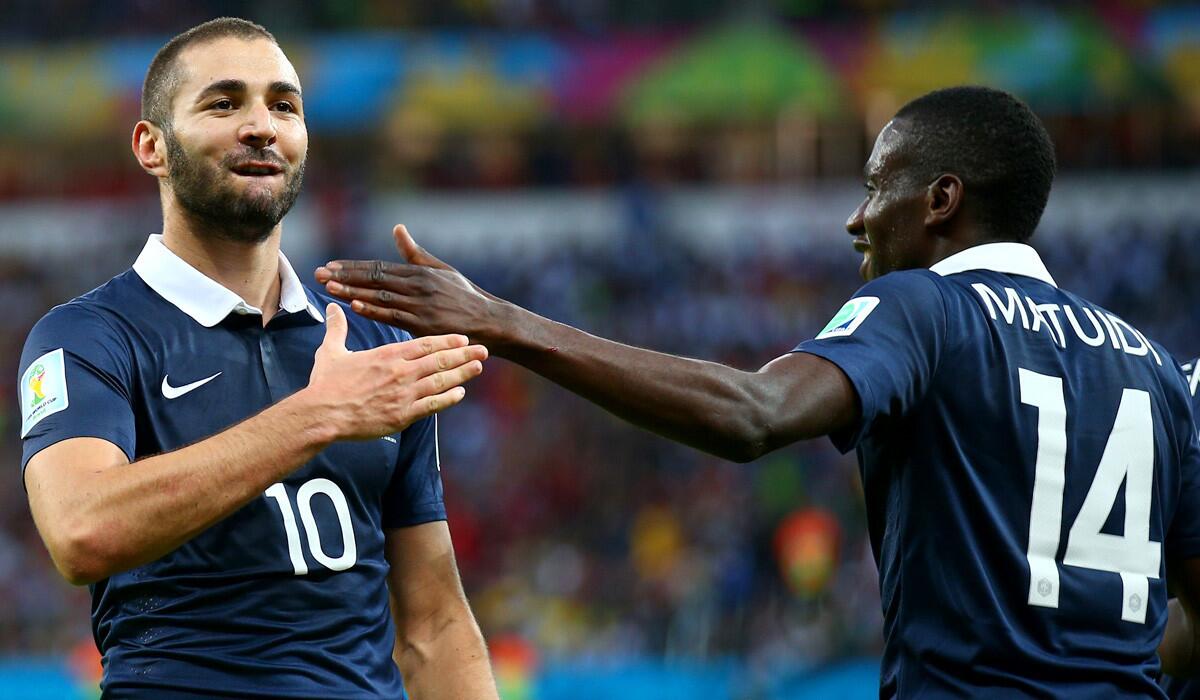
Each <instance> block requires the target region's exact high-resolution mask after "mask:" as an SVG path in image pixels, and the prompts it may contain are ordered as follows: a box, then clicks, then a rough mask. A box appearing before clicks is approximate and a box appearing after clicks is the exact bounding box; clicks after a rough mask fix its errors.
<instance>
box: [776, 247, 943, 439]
mask: <svg viewBox="0 0 1200 700" xmlns="http://www.w3.org/2000/svg"><path fill="white" fill-rule="evenodd" d="M933 274H934V273H930V272H928V271H923V270H922V271H904V272H893V273H890V274H887V275H884V276H883V277H880V278H879V279H876V280H873V281H871V282H869V283H868V284H866V285H865V286H863V287H862V288H861V289H859V290H858V292H857V293H856V294H855V295H854V297H853V298H852V299H850V300H849V301H847V302H846V303H845V304H844V305H843V306H842V308H841V310H839V311H838V312H837V314H836V315H835V316H834V317H833V320H831V321H830V322H829V324H828V325H827V326H825V328H824V330H822V331H821V332H820V333H819V334H818V335H817V337H816V338H814V339H812V340H807V341H805V342H803V343H801V344H800V345H799V346H797V347H796V348H795V350H794V351H793V352H806V353H809V354H812V355H816V356H818V357H823V358H825V359H826V360H829V361H830V362H832V363H834V364H835V365H837V366H838V367H839V368H840V369H841V370H842V372H844V373H845V374H846V376H847V377H848V378H849V379H850V382H851V384H853V385H854V389H855V391H856V392H857V394H858V401H859V407H860V414H859V415H860V417H859V421H858V423H857V424H855V425H853V426H850V427H849V428H846V429H844V430H842V431H839V432H837V433H834V434H833V435H831V436H830V437H831V439H832V440H833V443H834V445H835V446H836V447H837V448H838V449H839V450H841V451H842V452H849V451H850V450H852V449H854V448H855V447H857V446H858V443H859V442H860V441H861V440H862V439H863V437H865V436H866V435H867V434H869V433H870V431H871V429H872V426H874V425H875V424H876V422H878V421H879V420H881V419H883V418H889V417H898V416H902V415H904V414H906V413H907V412H908V411H909V410H910V409H912V407H913V406H915V405H916V404H917V402H919V401H920V400H921V399H922V397H924V395H925V393H926V391H928V389H929V386H930V382H931V380H932V378H933V375H934V373H935V371H936V369H937V366H938V362H939V360H940V357H941V354H942V352H943V348H944V346H945V344H946V340H947V339H946V336H947V332H946V327H947V314H946V305H945V301H944V300H943V298H942V292H941V290H940V289H939V288H938V286H937V283H936V282H935V281H934V279H933V278H932V277H931V275H933Z"/></svg>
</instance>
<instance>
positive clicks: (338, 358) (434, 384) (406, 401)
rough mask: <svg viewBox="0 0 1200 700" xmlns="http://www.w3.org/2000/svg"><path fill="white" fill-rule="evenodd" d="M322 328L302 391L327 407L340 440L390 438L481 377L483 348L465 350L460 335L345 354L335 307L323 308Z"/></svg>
mask: <svg viewBox="0 0 1200 700" xmlns="http://www.w3.org/2000/svg"><path fill="white" fill-rule="evenodd" d="M325 324H326V329H325V340H324V342H322V343H321V346H320V347H319V348H317V354H316V358H315V359H314V362H313V369H312V374H311V375H310V377H309V383H308V387H306V389H305V390H306V391H308V392H310V395H311V396H314V397H317V398H319V400H320V401H321V403H323V404H326V405H327V407H328V409H329V411H330V415H332V416H333V418H334V423H335V424H336V425H337V426H338V433H339V436H340V437H342V438H346V439H366V438H372V437H379V436H381V435H387V434H389V433H394V432H397V431H399V430H403V429H404V428H406V427H408V426H409V425H410V424H412V423H413V422H415V421H417V420H419V419H421V418H424V417H426V416H429V415H432V414H434V413H437V412H438V411H441V410H443V409H446V408H449V407H450V406H453V405H454V404H456V403H458V402H459V401H462V399H463V397H464V396H465V395H466V389H464V388H463V387H462V385H463V384H465V383H467V382H468V381H470V380H471V379H474V378H475V377H477V376H479V375H480V374H481V373H482V372H483V361H484V360H485V359H487V355H488V352H487V348H485V347H483V346H481V345H468V344H467V342H468V341H467V338H466V337H465V336H462V335H440V336H430V337H427V338H417V339H414V340H409V341H407V342H403V343H392V344H390V345H382V346H379V347H376V348H372V349H370V350H360V351H358V352H352V351H350V350H347V349H346V330H347V324H346V315H345V312H343V311H342V308H341V307H340V306H338V305H337V304H330V305H329V306H328V307H327V308H326V311H325ZM348 389H349V390H351V391H349V392H348V391H347V390H348Z"/></svg>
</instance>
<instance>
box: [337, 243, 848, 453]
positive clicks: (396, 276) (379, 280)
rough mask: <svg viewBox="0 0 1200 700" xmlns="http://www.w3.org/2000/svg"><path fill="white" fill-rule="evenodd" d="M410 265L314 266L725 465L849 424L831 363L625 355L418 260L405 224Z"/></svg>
mask: <svg viewBox="0 0 1200 700" xmlns="http://www.w3.org/2000/svg"><path fill="white" fill-rule="evenodd" d="M395 236H396V243H397V247H398V248H399V249H400V252H401V253H402V254H403V255H404V256H405V258H406V259H407V260H408V261H409V264H403V263H388V262H382V261H337V262H333V263H330V264H328V265H327V266H325V267H322V268H318V270H317V280H318V281H319V282H322V283H324V284H325V285H326V288H327V289H328V290H329V291H330V293H332V294H335V295H337V296H339V297H342V298H344V299H348V300H351V301H352V304H351V306H352V308H353V309H354V310H355V311H356V312H357V313H359V314H362V315H364V316H367V317H369V318H373V319H376V320H379V321H383V322H385V323H391V324H392V325H396V326H400V327H402V328H405V329H407V330H409V331H411V332H413V333H415V334H418V335H424V334H429V333H438V332H443V331H445V330H448V329H452V330H453V331H454V332H458V333H464V334H466V335H468V337H470V338H471V339H472V341H473V342H478V343H481V344H483V345H486V346H487V347H488V349H489V351H491V352H492V354H494V355H499V356H500V357H504V358H506V359H508V360H512V361H513V362H516V363H518V364H520V365H522V366H524V367H526V368H528V369H530V370H532V371H534V372H537V373H538V374H540V375H542V376H544V377H546V378H547V379H550V380H551V381H554V382H556V383H558V384H560V385H562V386H563V387H565V388H567V389H569V390H571V391H573V392H575V393H576V394H579V395H580V396H582V397H584V398H586V399H588V400H589V401H592V402H594V403H596V404H598V405H600V406H602V407H603V408H605V409H607V410H608V411H610V412H612V413H614V414H616V415H617V416H619V417H621V418H623V419H625V420H627V421H629V422H631V423H634V424H636V425H639V426H641V427H644V428H647V429H649V430H653V431H654V432H656V433H659V434H661V435H663V436H665V437H668V438H671V439H673V440H677V441H679V442H682V443H685V444H687V445H691V446H693V447H696V448H698V449H701V450H704V451H706V452H710V453H712V454H715V455H718V456H720V457H724V458H726V459H731V460H734V461H749V460H752V459H755V458H757V457H759V456H760V455H762V454H764V453H766V452H769V451H771V450H773V449H776V448H778V447H781V446H783V445H786V444H789V443H792V442H795V441H797V440H802V439H806V438H812V437H817V436H820V435H825V434H828V433H831V432H834V431H836V430H838V429H841V428H845V427H847V426H849V425H850V424H851V423H853V422H854V420H855V419H856V417H857V413H858V405H857V396H856V394H855V391H854V388H853V386H852V385H851V383H850V380H849V379H848V378H847V377H846V376H845V374H843V373H842V371H841V370H840V369H838V367H837V366H836V365H834V364H833V363H831V362H829V361H827V360H825V359H822V358H819V357H816V356H814V355H809V354H806V353H793V354H789V355H784V356H782V357H779V358H777V359H775V360H774V361H772V362H770V363H768V364H767V365H766V366H764V367H763V368H762V369H760V370H758V371H757V372H747V371H742V370H738V369H734V368H732V367H728V366H726V365H722V364H718V363H714V362H706V361H703V360H694V359H689V358H684V357H678V356H674V355H667V354H663V353H659V352H654V351H651V350H645V349H641V348H635V347H631V346H628V345H623V344H621V343H616V342H613V341H610V340H606V339H604V338H598V337H596V336H594V335H590V334H588V333H585V332H583V331H581V330H579V329H577V328H573V327H571V326H567V325H565V324H561V323H556V322H554V321H551V320H549V319H546V318H543V317H541V316H538V315H537V314H535V313H533V312H531V311H528V310H526V309H523V308H521V307H519V306H516V305H514V304H511V303H509V302H506V301H504V300H501V299H499V298H497V297H495V296H493V295H491V294H488V293H487V292H484V291H483V290H481V289H479V288H478V287H477V286H475V285H474V284H472V283H471V282H470V281H469V280H467V279H466V278H465V277H463V275H462V274H460V273H459V272H458V271H456V270H454V269H453V268H451V267H450V266H449V265H446V264H445V263H443V262H442V261H440V260H438V259H437V258H435V257H433V256H432V255H430V254H429V253H427V252H425V250H424V249H422V248H421V247H420V246H418V245H417V244H416V242H415V241H413V239H412V237H411V236H410V235H409V234H408V231H407V230H406V229H405V228H404V227H403V226H397V227H396V231H395Z"/></svg>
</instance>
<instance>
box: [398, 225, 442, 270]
mask: <svg viewBox="0 0 1200 700" xmlns="http://www.w3.org/2000/svg"><path fill="white" fill-rule="evenodd" d="M392 238H394V239H395V240H396V250H398V251H400V254H401V255H403V256H404V259H405V260H407V261H408V262H409V263H410V264H413V265H420V266H422V267H436V268H438V269H441V270H453V269H454V268H452V267H450V266H449V265H447V264H446V263H444V262H442V261H441V260H439V259H437V258H435V257H433V256H432V255H430V254H429V252H428V251H427V250H425V249H424V248H422V247H421V246H419V245H417V241H416V240H415V239H413V237H412V234H410V233H409V232H408V228H406V227H405V226H404V224H396V227H395V228H393V229H392Z"/></svg>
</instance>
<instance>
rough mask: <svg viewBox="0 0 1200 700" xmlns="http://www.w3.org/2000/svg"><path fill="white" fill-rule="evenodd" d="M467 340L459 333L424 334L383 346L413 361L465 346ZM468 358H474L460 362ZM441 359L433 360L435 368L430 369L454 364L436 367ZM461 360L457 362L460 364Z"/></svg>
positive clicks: (448, 365) (402, 357) (443, 367)
mask: <svg viewBox="0 0 1200 700" xmlns="http://www.w3.org/2000/svg"><path fill="white" fill-rule="evenodd" d="M467 342H468V341H467V336H465V335H460V334H458V333H451V334H448V335H429V336H425V337H424V338H414V339H413V340H406V341H404V342H403V343H395V344H393V345H385V346H383V347H385V348H388V350H389V352H394V353H396V354H397V355H399V356H400V358H401V359H404V360H408V361H413V360H420V359H422V358H428V356H430V355H435V354H437V353H440V352H443V351H445V350H452V349H455V348H463V347H466V345H467ZM470 359H475V358H468V359H466V360H463V361H462V362H468V361H469V360H470ZM480 359H482V358H480ZM442 361H444V360H439V359H435V360H433V362H434V363H435V369H434V370H431V371H436V370H437V369H445V368H447V367H451V366H454V365H450V364H447V365H444V366H442V367H436V363H438V362H442ZM462 362H459V363H457V364H462Z"/></svg>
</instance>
